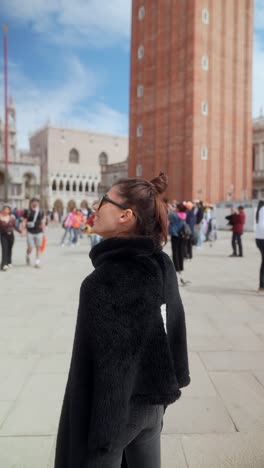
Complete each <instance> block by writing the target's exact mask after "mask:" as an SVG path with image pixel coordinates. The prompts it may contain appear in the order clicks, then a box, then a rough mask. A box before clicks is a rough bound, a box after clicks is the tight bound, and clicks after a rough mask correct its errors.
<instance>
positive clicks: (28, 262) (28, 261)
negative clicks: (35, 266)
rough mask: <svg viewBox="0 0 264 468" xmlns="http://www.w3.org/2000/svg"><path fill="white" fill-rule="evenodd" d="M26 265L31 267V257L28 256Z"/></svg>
mask: <svg viewBox="0 0 264 468" xmlns="http://www.w3.org/2000/svg"><path fill="white" fill-rule="evenodd" d="M26 264H27V265H28V266H30V256H29V255H26Z"/></svg>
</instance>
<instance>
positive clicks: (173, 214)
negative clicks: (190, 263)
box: [165, 200, 217, 285]
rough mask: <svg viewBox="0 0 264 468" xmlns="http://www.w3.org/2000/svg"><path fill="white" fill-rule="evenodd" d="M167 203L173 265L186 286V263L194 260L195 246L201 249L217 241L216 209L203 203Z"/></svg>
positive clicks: (181, 281)
mask: <svg viewBox="0 0 264 468" xmlns="http://www.w3.org/2000/svg"><path fill="white" fill-rule="evenodd" d="M165 202H166V204H167V209H168V218H169V234H170V238H171V248H172V258H173V263H174V266H175V269H176V271H177V273H178V275H179V279H180V283H181V284H182V285H186V284H187V283H188V281H186V280H184V279H183V271H184V261H185V260H191V259H192V258H193V246H196V247H197V248H200V247H202V244H203V242H209V243H210V245H211V246H212V243H213V242H214V241H216V239H217V230H216V219H215V215H214V208H213V206H212V205H211V204H204V203H203V202H202V201H199V202H196V203H192V202H181V203H180V202H177V201H174V202H172V203H169V202H168V201H167V200H165Z"/></svg>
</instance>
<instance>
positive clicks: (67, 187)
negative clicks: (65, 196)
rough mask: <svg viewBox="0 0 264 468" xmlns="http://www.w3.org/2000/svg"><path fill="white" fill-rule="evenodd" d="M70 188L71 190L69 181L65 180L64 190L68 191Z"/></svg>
mask: <svg viewBox="0 0 264 468" xmlns="http://www.w3.org/2000/svg"><path fill="white" fill-rule="evenodd" d="M70 190H71V188H70V182H69V181H68V180H67V182H66V192H69V191H70Z"/></svg>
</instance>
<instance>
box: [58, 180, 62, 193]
mask: <svg viewBox="0 0 264 468" xmlns="http://www.w3.org/2000/svg"><path fill="white" fill-rule="evenodd" d="M59 190H60V191H61V192H62V191H63V182H62V180H61V181H60V185H59Z"/></svg>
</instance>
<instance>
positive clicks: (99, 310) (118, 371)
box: [81, 267, 158, 450]
mask: <svg viewBox="0 0 264 468" xmlns="http://www.w3.org/2000/svg"><path fill="white" fill-rule="evenodd" d="M124 268H126V267H124ZM143 273H144V274H143ZM117 275H118V276H117ZM96 277H97V278H98V277H99V272H98V273H97V275H96V276H95V278H96ZM103 278H104V281H102V282H100V280H98V281H94V283H93V284H91V283H90V285H89V288H88V290H89V294H88V295H87V300H86V301H85V300H83V301H82V302H83V305H82V306H81V307H82V308H83V307H85V302H86V303H87V310H88V311H89V312H88V314H89V320H88V321H87V323H88V325H87V327H88V328H87V337H88V340H89V345H90V348H91V353H92V361H93V399H92V402H91V406H92V413H91V421H90V427H89V435H88V447H89V449H90V450H93V449H94V448H103V449H106V450H107V449H111V446H112V445H111V444H112V442H114V441H115V440H116V439H117V438H118V436H119V434H120V431H121V430H122V427H123V426H124V424H125V423H126V421H127V415H128V410H129V400H130V396H131V392H132V389H133V386H134V380H135V379H136V369H137V367H138V362H139V360H140V356H141V353H142V348H143V345H144V343H145V341H146V336H147V334H148V327H149V320H148V312H149V310H150V308H151V307H152V304H153V301H157V300H158V299H157V297H156V296H157V292H156V290H155V287H154V284H156V282H155V281H154V278H153V276H152V274H151V273H150V272H149V271H145V272H142V271H141V272H139V271H138V270H137V269H133V268H132V269H131V270H128V271H125V270H124V271H120V270H118V271H115V268H114V267H113V268H112V271H111V274H110V272H109V274H107V272H106V271H104V272H103ZM117 278H118V280H117ZM91 288H92V289H93V290H94V294H90V291H91ZM84 293H85V292H83V293H82V295H83V294H84Z"/></svg>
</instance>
